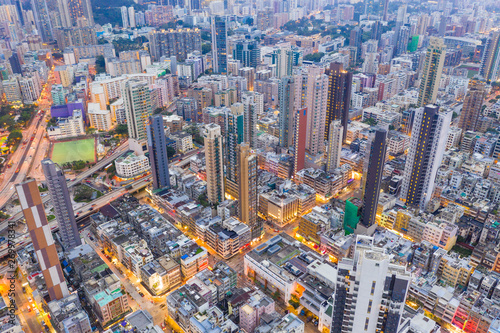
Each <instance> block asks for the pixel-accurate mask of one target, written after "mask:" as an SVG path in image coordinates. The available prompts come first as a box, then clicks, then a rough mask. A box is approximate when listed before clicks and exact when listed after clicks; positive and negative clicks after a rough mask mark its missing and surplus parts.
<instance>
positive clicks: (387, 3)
mask: <svg viewBox="0 0 500 333" xmlns="http://www.w3.org/2000/svg"><path fill="white" fill-rule="evenodd" d="M387 9H389V0H384V16H383V17H382V20H383V21H386V22H387Z"/></svg>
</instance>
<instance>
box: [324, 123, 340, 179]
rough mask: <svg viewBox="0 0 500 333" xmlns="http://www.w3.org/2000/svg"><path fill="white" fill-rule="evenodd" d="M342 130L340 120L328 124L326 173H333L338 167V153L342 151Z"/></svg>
mask: <svg viewBox="0 0 500 333" xmlns="http://www.w3.org/2000/svg"><path fill="white" fill-rule="evenodd" d="M343 132H344V128H343V127H342V123H341V122H340V120H334V121H332V123H331V124H330V133H329V135H328V159H327V165H326V171H328V172H333V170H335V169H337V168H338V167H339V166H340V152H341V151H342V138H343V136H342V134H343Z"/></svg>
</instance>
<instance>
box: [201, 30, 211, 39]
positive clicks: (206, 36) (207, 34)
mask: <svg viewBox="0 0 500 333" xmlns="http://www.w3.org/2000/svg"><path fill="white" fill-rule="evenodd" d="M201 40H206V41H211V40H212V36H210V32H208V31H202V32H201Z"/></svg>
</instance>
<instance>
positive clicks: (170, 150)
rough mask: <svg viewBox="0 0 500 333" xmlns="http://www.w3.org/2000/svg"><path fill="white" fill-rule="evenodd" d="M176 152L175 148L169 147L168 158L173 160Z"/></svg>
mask: <svg viewBox="0 0 500 333" xmlns="http://www.w3.org/2000/svg"><path fill="white" fill-rule="evenodd" d="M175 153H176V151H175V149H174V148H173V147H170V146H167V156H168V158H169V159H170V158H172V157H173V156H174V155H175Z"/></svg>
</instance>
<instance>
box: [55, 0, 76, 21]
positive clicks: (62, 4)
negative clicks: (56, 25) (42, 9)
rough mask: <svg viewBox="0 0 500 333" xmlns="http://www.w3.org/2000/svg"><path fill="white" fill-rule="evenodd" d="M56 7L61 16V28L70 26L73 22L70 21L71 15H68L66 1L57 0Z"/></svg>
mask: <svg viewBox="0 0 500 333" xmlns="http://www.w3.org/2000/svg"><path fill="white" fill-rule="evenodd" d="M57 9H58V11H59V15H60V17H61V25H62V27H63V28H71V27H72V26H73V23H72V22H71V16H70V15H69V8H68V1H66V0H57Z"/></svg>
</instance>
